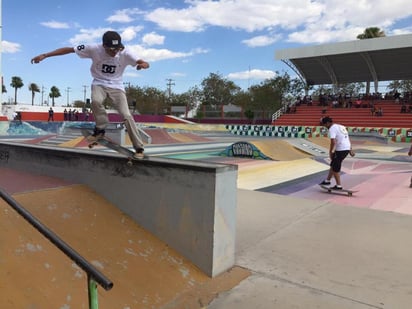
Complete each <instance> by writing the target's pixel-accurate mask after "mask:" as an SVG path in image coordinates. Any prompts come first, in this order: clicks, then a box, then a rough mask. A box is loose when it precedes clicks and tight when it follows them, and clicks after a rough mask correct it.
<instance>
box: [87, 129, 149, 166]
mask: <svg viewBox="0 0 412 309" xmlns="http://www.w3.org/2000/svg"><path fill="white" fill-rule="evenodd" d="M81 132H82V134H83V136H84V137H86V138H87V137H88V136H90V135H92V132H91V131H89V130H87V129H81ZM88 143H89V144H88V146H89V148H93V147H94V146H96V145H102V146H104V147H107V148H109V149H112V150H114V151H116V152H117V153H119V154H121V155H124V156H125V157H127V159H128V162H127V163H128V164H130V165H131V164H132V161H137V160H141V159H147V156H146V155H143V156H142V157H141V158H137V157H135V156H134V155H135V152H134V151H132V150H130V149H128V148H126V147H123V146H120V145H119V144H117V143H115V142H113V141H111V140H110V139H108V138H107V137H101V138H99V139H97V140H96V141H93V142H88Z"/></svg>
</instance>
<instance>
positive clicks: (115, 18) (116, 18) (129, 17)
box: [106, 8, 143, 23]
mask: <svg viewBox="0 0 412 309" xmlns="http://www.w3.org/2000/svg"><path fill="white" fill-rule="evenodd" d="M142 13H143V12H142V11H140V10H139V9H136V8H135V9H124V10H118V11H116V12H115V13H114V14H113V15H111V16H109V17H108V18H106V21H107V22H109V23H130V22H133V21H135V19H136V17H135V15H138V14H142Z"/></svg>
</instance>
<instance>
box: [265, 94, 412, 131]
mask: <svg viewBox="0 0 412 309" xmlns="http://www.w3.org/2000/svg"><path fill="white" fill-rule="evenodd" d="M374 106H375V109H379V108H382V111H383V115H382V116H377V115H372V111H371V105H370V103H369V102H364V103H363V104H362V105H361V106H359V107H355V105H353V106H352V108H341V107H338V108H334V107H331V106H327V107H326V110H325V107H323V106H319V105H318V104H317V103H316V102H315V103H314V105H313V106H308V105H300V106H297V107H296V112H294V113H285V114H283V115H282V116H281V117H279V118H278V119H276V120H274V121H273V123H272V124H273V125H276V126H318V125H319V120H320V118H321V117H323V116H326V115H328V116H330V117H332V118H333V119H334V120H335V121H336V122H338V123H340V124H342V125H345V126H347V127H375V128H382V127H393V128H412V112H410V111H409V110H407V112H406V113H401V104H399V103H397V102H395V101H392V100H380V101H375V102H374ZM407 106H408V108H409V106H410V105H409V104H407Z"/></svg>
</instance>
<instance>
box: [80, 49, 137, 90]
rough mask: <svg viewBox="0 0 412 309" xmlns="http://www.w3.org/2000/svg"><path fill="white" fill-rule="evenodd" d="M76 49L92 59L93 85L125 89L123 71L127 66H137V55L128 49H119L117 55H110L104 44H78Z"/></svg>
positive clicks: (81, 56) (82, 55)
mask: <svg viewBox="0 0 412 309" xmlns="http://www.w3.org/2000/svg"><path fill="white" fill-rule="evenodd" d="M74 51H75V52H76V54H77V55H78V56H79V57H80V58H90V59H92V65H91V67H90V72H91V74H92V76H93V82H92V84H93V85H101V86H106V87H110V88H115V89H121V90H124V85H123V72H124V70H125V69H126V66H128V65H131V66H135V65H136V61H137V60H138V58H137V57H135V56H133V55H132V54H131V53H130V52H129V51H128V50H127V49H124V50H122V51H119V52H118V53H117V54H116V56H114V57H111V56H110V55H108V54H107V53H106V51H105V49H104V47H103V45H98V44H95V45H78V46H76V47H75V48H74Z"/></svg>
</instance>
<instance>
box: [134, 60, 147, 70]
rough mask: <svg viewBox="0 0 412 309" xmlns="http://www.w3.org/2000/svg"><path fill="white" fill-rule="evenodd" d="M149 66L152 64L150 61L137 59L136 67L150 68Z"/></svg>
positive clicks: (139, 68)
mask: <svg viewBox="0 0 412 309" xmlns="http://www.w3.org/2000/svg"><path fill="white" fill-rule="evenodd" d="M149 66H150V65H149V63H147V62H146V61H143V60H139V61H137V66H136V69H137V70H141V69H148V68H149Z"/></svg>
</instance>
